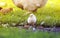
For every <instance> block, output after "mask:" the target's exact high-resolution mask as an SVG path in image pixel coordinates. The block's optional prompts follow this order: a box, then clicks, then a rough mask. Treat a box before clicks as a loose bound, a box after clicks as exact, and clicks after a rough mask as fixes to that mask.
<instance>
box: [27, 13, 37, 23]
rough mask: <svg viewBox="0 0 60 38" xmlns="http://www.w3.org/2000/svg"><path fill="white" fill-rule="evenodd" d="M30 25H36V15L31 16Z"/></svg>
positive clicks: (29, 18)
mask: <svg viewBox="0 0 60 38" xmlns="http://www.w3.org/2000/svg"><path fill="white" fill-rule="evenodd" d="M28 23H36V16H35V15H34V14H30V16H29V17H28Z"/></svg>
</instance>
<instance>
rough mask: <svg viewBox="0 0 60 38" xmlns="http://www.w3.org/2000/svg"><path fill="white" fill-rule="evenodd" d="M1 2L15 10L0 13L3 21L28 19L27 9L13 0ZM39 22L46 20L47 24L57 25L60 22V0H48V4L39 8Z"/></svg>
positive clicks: (13, 21)
mask: <svg viewBox="0 0 60 38" xmlns="http://www.w3.org/2000/svg"><path fill="white" fill-rule="evenodd" d="M0 2H6V4H7V5H6V6H4V7H3V8H6V7H12V8H13V9H14V10H13V11H12V12H10V13H8V14H6V15H3V14H0V22H2V23H7V22H8V23H18V22H20V23H23V22H25V21H27V18H28V16H29V15H26V16H24V14H25V13H26V11H25V10H21V9H20V8H18V7H16V6H15V5H14V4H13V2H12V0H1V1H0ZM34 14H35V15H36V17H37V24H40V23H41V22H42V21H44V22H45V25H49V26H50V25H51V26H52V25H55V24H60V0H48V2H47V4H46V5H45V6H44V7H42V8H39V9H38V10H37V12H36V13H34Z"/></svg>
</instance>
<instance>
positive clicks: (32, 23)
mask: <svg viewBox="0 0 60 38" xmlns="http://www.w3.org/2000/svg"><path fill="white" fill-rule="evenodd" d="M32 26H33V31H35V30H36V28H35V27H36V26H35V25H34V23H32Z"/></svg>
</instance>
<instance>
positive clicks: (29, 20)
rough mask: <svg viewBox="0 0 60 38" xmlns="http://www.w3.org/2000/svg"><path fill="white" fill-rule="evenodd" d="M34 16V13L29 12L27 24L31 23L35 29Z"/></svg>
mask: <svg viewBox="0 0 60 38" xmlns="http://www.w3.org/2000/svg"><path fill="white" fill-rule="evenodd" d="M36 20H37V19H36V16H35V15H34V14H30V16H29V17H28V20H27V22H28V24H30V25H32V26H33V30H35V25H34V24H35V23H36Z"/></svg>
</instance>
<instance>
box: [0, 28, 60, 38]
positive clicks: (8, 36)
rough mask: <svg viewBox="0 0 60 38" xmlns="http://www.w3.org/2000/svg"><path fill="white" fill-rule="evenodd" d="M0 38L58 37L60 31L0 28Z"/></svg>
mask: <svg viewBox="0 0 60 38" xmlns="http://www.w3.org/2000/svg"><path fill="white" fill-rule="evenodd" d="M0 38H60V33H54V32H50V33H49V32H41V31H36V32H33V31H26V30H24V29H21V30H19V29H18V28H0Z"/></svg>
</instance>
